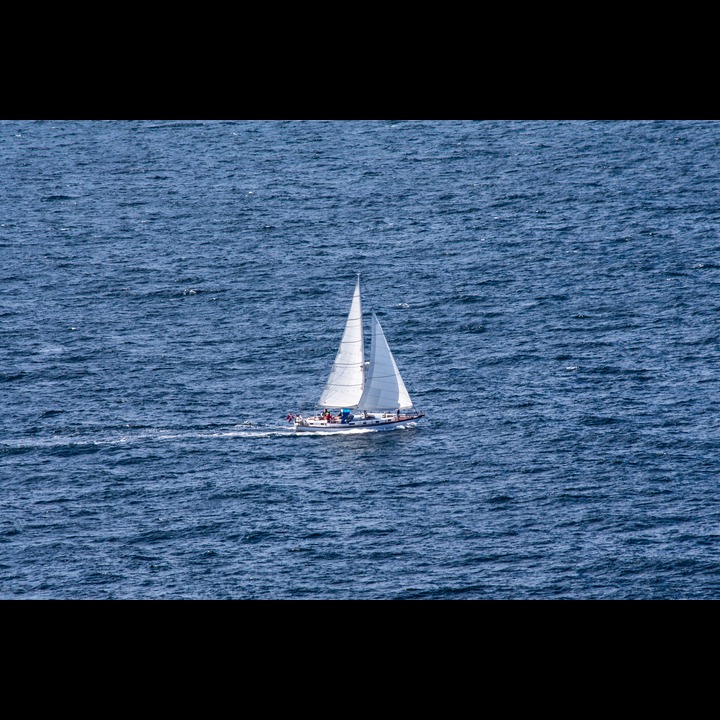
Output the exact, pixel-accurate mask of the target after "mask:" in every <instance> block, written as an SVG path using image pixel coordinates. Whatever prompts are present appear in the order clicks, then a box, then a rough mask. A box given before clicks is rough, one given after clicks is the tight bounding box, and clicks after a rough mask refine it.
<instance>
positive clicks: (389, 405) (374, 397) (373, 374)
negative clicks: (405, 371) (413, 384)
mask: <svg viewBox="0 0 720 720" xmlns="http://www.w3.org/2000/svg"><path fill="white" fill-rule="evenodd" d="M412 407H413V403H412V400H410V395H409V394H408V391H407V388H406V387H405V383H404V382H403V379H402V377H401V376H400V371H399V370H398V368H397V365H396V364H395V358H394V357H393V355H392V353H391V352H390V348H389V347H388V344H387V340H386V339H385V333H384V332H383V329H382V327H381V325H380V321H379V320H378V318H377V315H375V312H373V314H372V344H371V347H370V368H369V370H368V375H367V378H366V380H365V390H364V391H363V394H362V397H361V398H360V401H359V402H358V409H360V410H368V411H381V410H396V409H397V408H400V409H401V410H408V409H410V408H412Z"/></svg>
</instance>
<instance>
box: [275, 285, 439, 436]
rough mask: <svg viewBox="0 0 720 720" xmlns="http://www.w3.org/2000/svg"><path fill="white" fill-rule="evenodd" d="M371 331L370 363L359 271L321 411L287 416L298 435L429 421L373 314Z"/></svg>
mask: <svg viewBox="0 0 720 720" xmlns="http://www.w3.org/2000/svg"><path fill="white" fill-rule="evenodd" d="M371 327H372V334H371V345H370V360H369V361H368V362H366V361H365V344H364V341H363V318H362V298H361V295H360V273H358V275H357V281H356V283H355V291H354V293H353V296H352V302H351V303H350V312H349V313H348V316H347V321H346V322H345V331H344V333H343V336H342V340H341V341H340V347H339V349H338V352H337V355H336V356H335V362H334V363H333V366H332V369H331V370H330V376H329V377H328V380H327V382H326V383H325V388H324V389H323V391H322V394H321V395H320V399H319V401H318V403H317V405H316V409H317V410H320V408H322V412H317V413H315V414H314V415H311V416H310V417H303V416H302V415H293V414H292V413H291V414H290V415H288V420H290V421H292V422H293V423H294V426H295V430H296V431H298V432H306V431H317V430H323V431H332V432H346V431H348V430H357V429H367V430H396V429H404V428H406V427H408V425H411V426H412V424H414V423H415V421H416V420H418V419H419V418H421V417H425V413H422V412H419V411H418V410H416V409H415V406H414V405H413V402H412V400H411V399H410V395H409V394H408V391H407V388H406V387H405V383H404V382H403V379H402V376H401V375H400V371H399V370H398V367H397V364H396V362H395V358H394V357H393V354H392V352H390V347H389V346H388V343H387V340H386V338H385V333H384V332H383V329H382V326H381V325H380V321H379V320H378V317H377V315H376V314H375V311H374V310H373V311H372V326H371Z"/></svg>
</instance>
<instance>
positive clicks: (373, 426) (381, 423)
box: [295, 413, 425, 433]
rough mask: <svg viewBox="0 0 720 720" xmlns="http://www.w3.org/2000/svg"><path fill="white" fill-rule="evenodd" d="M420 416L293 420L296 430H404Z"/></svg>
mask: <svg viewBox="0 0 720 720" xmlns="http://www.w3.org/2000/svg"><path fill="white" fill-rule="evenodd" d="M421 417H425V415H424V413H420V414H419V415H400V417H398V416H397V415H395V413H392V414H387V415H378V416H376V417H372V418H367V419H364V418H361V417H358V418H355V419H353V420H351V421H350V422H348V423H340V422H327V420H322V419H320V418H307V419H303V420H301V421H300V422H297V421H296V422H295V431H296V432H332V433H337V432H340V433H342V432H348V431H351V430H356V431H357V430H371V431H385V430H406V429H407V428H408V427H414V426H415V421H416V420H418V419H419V418H421Z"/></svg>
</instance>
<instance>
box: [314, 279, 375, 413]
mask: <svg viewBox="0 0 720 720" xmlns="http://www.w3.org/2000/svg"><path fill="white" fill-rule="evenodd" d="M364 386H365V347H364V344H363V328H362V302H361V300H360V275H359V274H358V277H357V283H356V284H355V292H354V293H353V299H352V303H351V304H350V312H349V313H348V317H347V322H346V323H345V332H344V333H343V336H342V340H341V341H340V347H339V349H338V352H337V355H336V356H335V362H334V363H333V366H332V370H331V371H330V377H329V378H328V381H327V383H326V384H325V389H324V390H323V391H322V395H320V400H319V402H318V407H320V406H322V407H328V408H355V407H357V404H358V401H359V400H360V397H361V396H362V394H363V388H364Z"/></svg>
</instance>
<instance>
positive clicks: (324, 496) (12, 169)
mask: <svg viewBox="0 0 720 720" xmlns="http://www.w3.org/2000/svg"><path fill="white" fill-rule="evenodd" d="M0 190H1V192H0V198H1V201H0V271H1V272H0V280H1V281H2V285H1V290H0V410H1V412H0V598H3V599H519V600H525V599H531V600H541V599H542V600H545V599H616V600H620V599H717V598H719V597H720V565H719V563H718V558H719V553H720V501H719V499H718V498H719V492H718V477H720V456H719V453H718V450H719V449H720V448H719V442H718V441H719V432H718V431H719V429H720V421H719V420H718V417H719V414H718V410H719V405H718V401H719V400H720V384H719V380H718V378H719V374H720V346H719V332H718V323H719V321H720V272H719V270H720V238H719V232H718V227H719V221H720V204H719V203H718V198H719V197H720V124H719V123H717V122H714V121H689V120H687V121H639V120H632V121H589V120H583V121H577V120H576V121H570V120H568V121H555V120H553V121H549V120H542V121H541V120H536V121H529V120H525V121H499V120H494V121H460V120H457V121H456V120H439V121H430V120H412V121H397V120H392V121H381V120H372V121H371V120H363V121H350V120H346V121H259V120H253V121H197V122H196V121H167V120H162V121H125V120H123V121H89V120H85V121H69V120H58V121H48V120H45V121H24V120H23V121H19V120H16V121H2V122H0ZM356 272H361V273H362V276H363V282H364V292H365V302H366V307H368V306H369V305H372V307H373V308H374V309H375V310H376V312H377V313H378V315H379V317H380V319H381V322H382V324H383V328H384V330H385V333H386V335H387V337H388V340H389V342H390V346H391V348H392V349H393V352H394V354H395V358H396V361H397V363H398V365H399V367H400V370H401V371H402V373H403V376H404V378H405V381H406V384H407V385H408V389H409V391H410V393H411V395H412V398H413V400H414V401H415V404H416V406H417V407H419V408H420V409H422V410H423V411H425V412H426V413H427V417H426V418H425V419H424V420H422V421H420V423H418V427H417V428H415V429H411V430H407V431H397V432H392V433H371V434H354V435H350V436H348V435H345V436H330V437H328V436H326V435H310V436H307V435H295V434H294V433H293V432H292V431H291V430H290V429H289V427H288V425H287V423H286V422H285V420H284V418H285V416H286V414H287V412H288V411H289V410H298V409H300V408H303V409H307V408H310V407H311V406H312V405H313V404H314V403H315V402H316V400H317V399H318V397H319V394H320V391H321V390H322V387H323V385H324V382H325V379H326V378H327V374H328V372H329V369H330V366H331V364H332V361H333V359H334V356H335V352H336V350H337V346H338V343H339V340H340V336H341V334H342V329H343V325H344V321H345V317H346V315H347V311H348V309H349V302H350V298H351V294H352V289H353V284H354V279H355V273H356ZM368 341H369V337H368V338H367V339H366V342H368Z"/></svg>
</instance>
